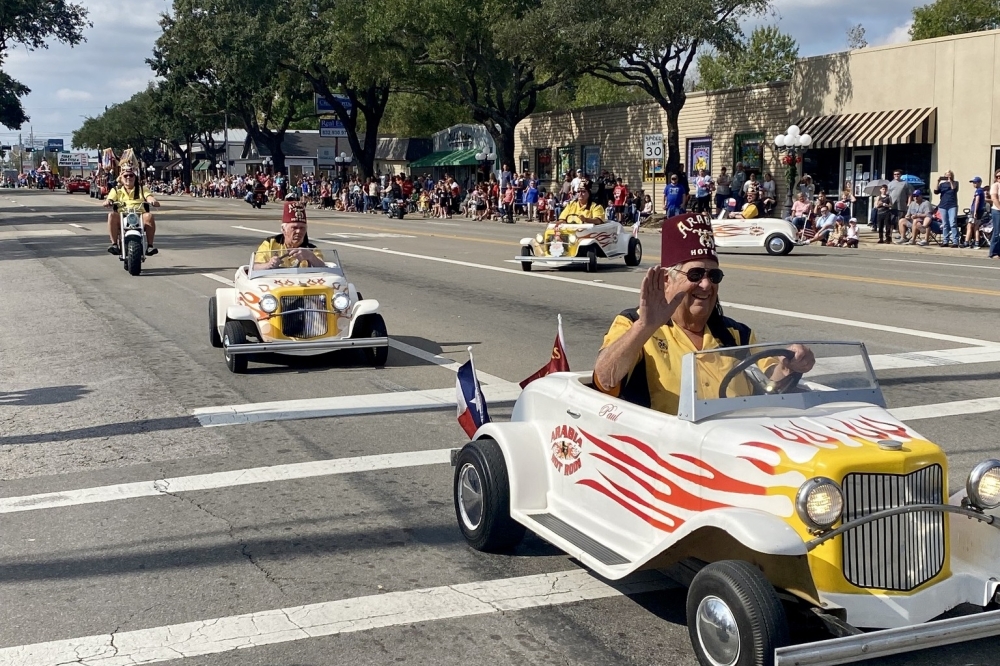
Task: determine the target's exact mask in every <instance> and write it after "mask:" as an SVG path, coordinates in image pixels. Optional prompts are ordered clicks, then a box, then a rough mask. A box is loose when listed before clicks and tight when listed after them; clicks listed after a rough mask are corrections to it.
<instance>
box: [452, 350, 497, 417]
mask: <svg viewBox="0 0 1000 666" xmlns="http://www.w3.org/2000/svg"><path fill="white" fill-rule="evenodd" d="M455 402H456V403H458V424H459V425H460V426H462V430H464V431H465V434H466V435H468V436H469V437H472V436H473V435H475V434H476V431H477V430H479V426H481V425H483V424H484V423H489V422H490V414H489V412H487V411H486V399H485V398H484V397H483V389H482V387H481V386H480V385H479V378H478V377H476V368H475V366H474V365H472V352H469V360H468V361H466V362H465V363H463V364H462V366H461V367H460V368H459V369H458V376H457V378H456V379H455Z"/></svg>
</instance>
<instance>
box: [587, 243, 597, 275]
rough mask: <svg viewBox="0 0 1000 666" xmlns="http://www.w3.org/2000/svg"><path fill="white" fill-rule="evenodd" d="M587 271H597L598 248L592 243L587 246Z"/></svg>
mask: <svg viewBox="0 0 1000 666" xmlns="http://www.w3.org/2000/svg"><path fill="white" fill-rule="evenodd" d="M586 265H587V272H588V273H596V272H597V248H596V247H594V246H593V245H591V246H590V247H588V248H587V264H586Z"/></svg>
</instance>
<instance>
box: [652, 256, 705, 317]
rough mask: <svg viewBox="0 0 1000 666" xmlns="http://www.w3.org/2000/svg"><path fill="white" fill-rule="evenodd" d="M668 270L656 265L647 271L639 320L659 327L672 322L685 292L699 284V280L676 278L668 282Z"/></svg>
mask: <svg viewBox="0 0 1000 666" xmlns="http://www.w3.org/2000/svg"><path fill="white" fill-rule="evenodd" d="M667 274H668V270H667V269H666V268H663V267H662V266H654V267H652V268H650V269H649V270H648V271H646V277H644V278H643V279H642V287H641V288H640V290H639V321H640V322H641V323H643V324H647V325H649V326H650V327H654V328H659V327H660V326H665V325H666V324H667V323H669V322H670V317H672V316H673V314H674V311H675V310H676V309H677V306H678V305H680V303H681V301H683V300H684V296H685V294H687V293H688V292H690V291H692V290H693V289H695V288H696V287H697V286H698V283H697V282H690V281H688V280H675V281H673V282H672V283H671V284H669V285H668V284H667Z"/></svg>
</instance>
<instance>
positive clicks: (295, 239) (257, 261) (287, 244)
mask: <svg viewBox="0 0 1000 666" xmlns="http://www.w3.org/2000/svg"><path fill="white" fill-rule="evenodd" d="M253 262H254V263H253V267H254V269H255V270H267V269H274V268H305V267H307V266H313V267H319V266H323V265H324V264H323V254H322V253H321V252H320V251H319V250H317V249H316V246H315V245H313V244H312V243H310V242H309V234H307V233H306V209H305V206H303V205H302V204H300V203H299V202H298V201H286V202H285V207H284V210H283V211H282V214H281V233H280V234H278V235H276V236H270V237H268V238H265V239H264V242H262V243H261V244H260V247H258V248H257V254H256V255H255V256H254V260H253Z"/></svg>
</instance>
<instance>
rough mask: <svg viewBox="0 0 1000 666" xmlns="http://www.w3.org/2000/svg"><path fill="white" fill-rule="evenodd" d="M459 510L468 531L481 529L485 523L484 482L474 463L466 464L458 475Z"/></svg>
mask: <svg viewBox="0 0 1000 666" xmlns="http://www.w3.org/2000/svg"><path fill="white" fill-rule="evenodd" d="M458 510H459V512H460V513H461V514H462V523H463V524H464V525H465V528H466V529H468V530H470V531H473V530H477V529H479V526H480V525H481V524H482V522H483V482H482V479H480V478H479V472H478V470H476V467H475V465H473V464H472V463H465V465H463V466H462V469H461V471H460V472H459V473H458Z"/></svg>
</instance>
